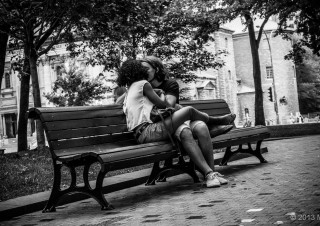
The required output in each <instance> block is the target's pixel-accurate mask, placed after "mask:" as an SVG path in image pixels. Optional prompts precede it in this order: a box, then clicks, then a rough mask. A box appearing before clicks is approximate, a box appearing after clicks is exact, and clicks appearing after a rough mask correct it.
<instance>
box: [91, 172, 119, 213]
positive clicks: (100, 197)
mask: <svg viewBox="0 0 320 226" xmlns="http://www.w3.org/2000/svg"><path fill="white" fill-rule="evenodd" d="M107 172H108V171H105V170H104V167H103V166H102V167H101V170H100V172H99V174H98V177H97V181H96V188H95V189H94V190H93V191H92V194H91V195H92V197H93V198H94V199H95V200H96V201H97V202H98V203H99V204H100V205H101V210H113V209H114V207H113V206H112V205H111V204H109V203H108V202H107V200H106V198H105V197H104V194H103V193H102V187H103V180H104V177H105V176H106V174H107Z"/></svg>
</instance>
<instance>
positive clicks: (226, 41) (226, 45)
mask: <svg viewBox="0 0 320 226" xmlns="http://www.w3.org/2000/svg"><path fill="white" fill-rule="evenodd" d="M224 45H225V48H226V49H228V45H229V44H228V38H225V39H224Z"/></svg>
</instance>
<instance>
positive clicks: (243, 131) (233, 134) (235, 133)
mask: <svg viewBox="0 0 320 226" xmlns="http://www.w3.org/2000/svg"><path fill="white" fill-rule="evenodd" d="M261 133H268V129H267V128H266V127H258V128H255V127H248V128H239V129H238V128H236V129H232V130H231V131H230V132H228V133H226V134H223V135H220V136H218V137H216V138H214V139H234V138H237V137H245V136H251V135H256V134H261Z"/></svg>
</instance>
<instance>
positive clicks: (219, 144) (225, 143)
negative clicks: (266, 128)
mask: <svg viewBox="0 0 320 226" xmlns="http://www.w3.org/2000/svg"><path fill="white" fill-rule="evenodd" d="M269 137H270V134H268V133H263V134H257V135H252V136H247V137H238V138H235V139H225V140H223V139H220V140H217V141H214V142H213V147H214V148H215V149H217V148H225V147H231V146H237V145H241V144H247V143H252V142H255V141H259V140H263V139H266V138H269Z"/></svg>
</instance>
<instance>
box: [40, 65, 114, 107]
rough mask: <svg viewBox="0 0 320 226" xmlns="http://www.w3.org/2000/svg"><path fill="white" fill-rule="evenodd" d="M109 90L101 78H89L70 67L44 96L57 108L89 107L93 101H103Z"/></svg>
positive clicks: (82, 72) (75, 68)
mask: <svg viewBox="0 0 320 226" xmlns="http://www.w3.org/2000/svg"><path fill="white" fill-rule="evenodd" d="M107 90H109V91H110V88H109V87H107V86H105V85H104V84H103V78H102V77H100V76H97V77H95V78H90V76H89V75H88V74H86V73H85V72H84V70H79V69H78V68H77V67H76V66H72V67H71V68H70V69H69V70H68V71H67V72H65V73H62V74H61V75H60V76H58V78H57V80H56V81H55V82H54V84H53V90H52V92H51V93H47V94H44V96H45V97H46V98H47V99H48V100H49V102H51V103H53V104H54V105H56V106H59V107H65V106H85V105H90V104H92V102H93V101H94V100H101V99H104V98H105V96H104V94H105V92H106V91H107Z"/></svg>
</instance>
